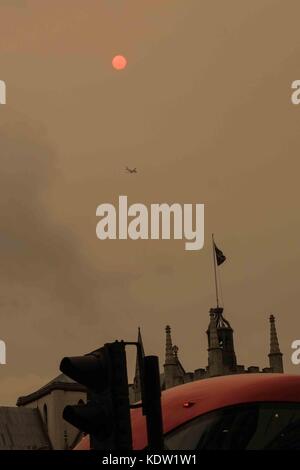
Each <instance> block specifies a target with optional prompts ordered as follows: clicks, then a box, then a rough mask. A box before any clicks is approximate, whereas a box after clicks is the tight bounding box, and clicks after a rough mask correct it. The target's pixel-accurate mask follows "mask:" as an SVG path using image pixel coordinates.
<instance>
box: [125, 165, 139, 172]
mask: <svg viewBox="0 0 300 470" xmlns="http://www.w3.org/2000/svg"><path fill="white" fill-rule="evenodd" d="M125 171H128V173H137V170H136V168H128V166H127V167H126V168H125Z"/></svg>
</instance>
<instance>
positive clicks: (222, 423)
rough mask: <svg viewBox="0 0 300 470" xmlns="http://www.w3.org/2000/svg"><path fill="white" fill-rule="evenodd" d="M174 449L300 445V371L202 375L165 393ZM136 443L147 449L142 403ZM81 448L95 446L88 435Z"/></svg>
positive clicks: (169, 445)
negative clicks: (221, 375) (207, 376)
mask: <svg viewBox="0 0 300 470" xmlns="http://www.w3.org/2000/svg"><path fill="white" fill-rule="evenodd" d="M162 409H163V422H164V436H165V448H166V449H169V450H204V449H205V450H206V449H211V450H212V449H213V450H225V449H234V450H240V449H270V450H271V449H298V450H300V376H296V375H287V374H243V375H232V376H224V377H216V378H211V379H207V380H198V381H196V382H191V383H188V384H184V385H180V386H177V387H174V388H171V389H169V390H166V391H165V392H163V393H162ZM131 416H132V433H133V448H134V449H135V450H139V449H145V448H146V446H147V434H146V426H145V419H144V417H143V416H142V412H141V409H133V410H132V414H131ZM76 450H89V439H88V436H86V437H85V438H83V439H82V441H81V442H80V443H79V444H78V445H77V447H76Z"/></svg>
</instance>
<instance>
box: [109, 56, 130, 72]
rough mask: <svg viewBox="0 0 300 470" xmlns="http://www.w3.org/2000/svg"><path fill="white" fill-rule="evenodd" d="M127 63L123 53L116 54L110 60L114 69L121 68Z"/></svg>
mask: <svg viewBox="0 0 300 470" xmlns="http://www.w3.org/2000/svg"><path fill="white" fill-rule="evenodd" d="M126 65H127V59H126V57H124V56H123V55H116V56H115V57H114V58H113V60H112V66H113V68H114V69H116V70H123V69H125V67H126Z"/></svg>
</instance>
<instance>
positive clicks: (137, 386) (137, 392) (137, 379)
mask: <svg viewBox="0 0 300 470" xmlns="http://www.w3.org/2000/svg"><path fill="white" fill-rule="evenodd" d="M137 343H139V344H140V346H141V351H142V357H144V356H145V351H144V345H143V339H142V334H141V328H140V327H139V328H138V337H137ZM133 384H134V401H139V400H140V399H141V371H140V364H139V356H138V352H137V354H136V363H135V376H134V382H133Z"/></svg>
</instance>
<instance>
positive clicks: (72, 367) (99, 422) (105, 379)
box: [60, 341, 132, 450]
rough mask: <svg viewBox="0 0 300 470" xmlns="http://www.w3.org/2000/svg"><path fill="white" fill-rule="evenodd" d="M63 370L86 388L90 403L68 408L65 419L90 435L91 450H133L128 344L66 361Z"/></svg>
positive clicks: (106, 345) (61, 365)
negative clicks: (127, 364) (126, 349)
mask: <svg viewBox="0 0 300 470" xmlns="http://www.w3.org/2000/svg"><path fill="white" fill-rule="evenodd" d="M60 370H61V371H62V372H63V373H64V374H65V375H67V376H68V377H70V378H72V379H73V380H75V381H76V382H78V383H80V384H82V385H85V386H86V387H87V403H86V404H82V405H69V406H66V408H65V409H64V412H63V417H64V419H65V420H66V421H68V422H69V423H71V424H72V425H73V426H75V427H77V428H78V429H80V430H81V431H83V432H85V433H87V434H89V435H90V443H91V448H92V449H95V450H107V449H111V450H114V449H120V450H130V449H132V436H131V422H130V404H129V391H128V379H127V366H126V353H125V343H124V342H123V341H120V342H119V341H115V342H114V343H107V344H105V345H104V346H103V347H102V348H100V349H97V350H96V351H93V352H91V353H89V354H86V355H85V356H78V357H65V358H64V359H63V360H62V361H61V364H60Z"/></svg>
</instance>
